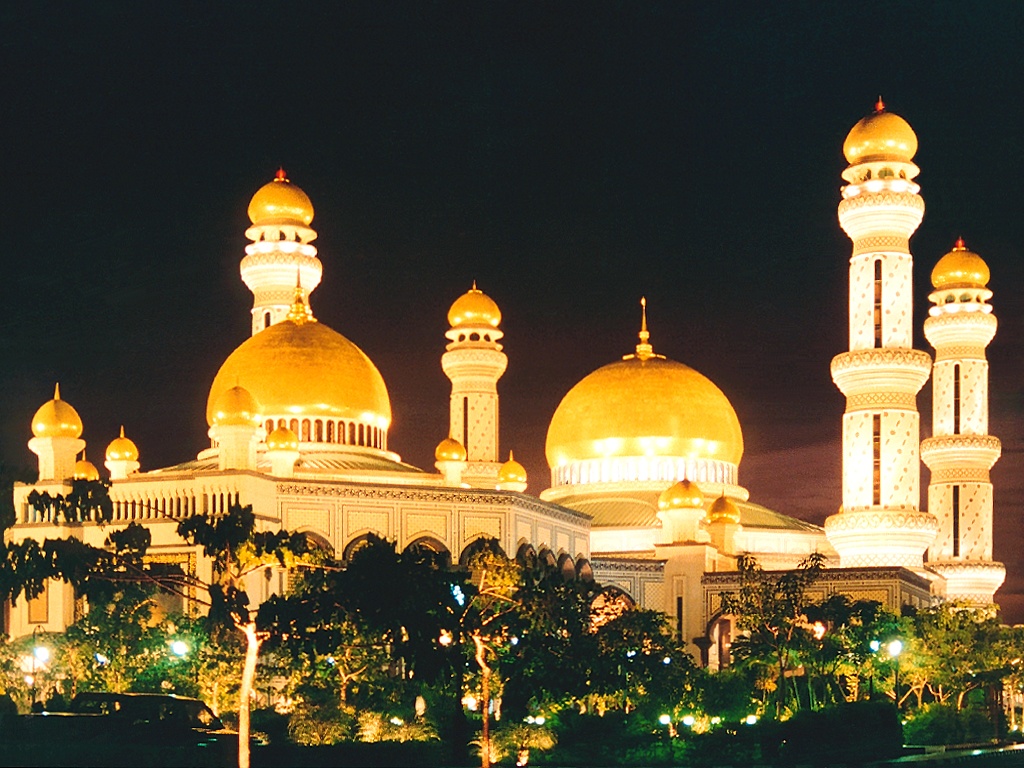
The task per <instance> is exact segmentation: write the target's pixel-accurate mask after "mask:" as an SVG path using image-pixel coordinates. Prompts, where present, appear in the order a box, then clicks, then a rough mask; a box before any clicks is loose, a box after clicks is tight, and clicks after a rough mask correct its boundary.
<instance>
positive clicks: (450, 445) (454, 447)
mask: <svg viewBox="0 0 1024 768" xmlns="http://www.w3.org/2000/svg"><path fill="white" fill-rule="evenodd" d="M434 459H435V460H437V461H465V460H466V449H465V447H463V445H462V443H460V442H459V441H458V440H456V439H455V438H454V437H446V438H445V439H444V440H442V441H441V442H440V443H438V444H437V448H435V449H434Z"/></svg>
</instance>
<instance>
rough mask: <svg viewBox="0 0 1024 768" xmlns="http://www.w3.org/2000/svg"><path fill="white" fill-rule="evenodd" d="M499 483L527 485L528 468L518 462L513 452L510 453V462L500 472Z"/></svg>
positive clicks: (502, 466)
mask: <svg viewBox="0 0 1024 768" xmlns="http://www.w3.org/2000/svg"><path fill="white" fill-rule="evenodd" d="M498 482H499V483H525V482H526V467H524V466H523V465H522V464H520V463H519V462H518V461H516V457H515V456H514V455H513V454H512V451H509V452H508V461H506V462H505V463H504V464H502V465H501V468H500V469H499V470H498Z"/></svg>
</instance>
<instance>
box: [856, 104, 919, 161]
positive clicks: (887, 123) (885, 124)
mask: <svg viewBox="0 0 1024 768" xmlns="http://www.w3.org/2000/svg"><path fill="white" fill-rule="evenodd" d="M916 153H917V135H916V134H915V133H914V129H913V128H911V127H910V124H909V123H908V122H907V121H906V120H904V119H903V118H902V117H900V116H899V115H896V114H893V113H892V112H886V110H885V104H884V103H882V100H881V99H879V100H878V103H877V104H876V105H875V111H874V112H873V113H871V114H870V115H868V116H867V117H865V118H864V119H862V120H861V121H860V122H858V123H857V124H856V125H855V126H853V128H852V129H851V130H850V133H849V134H848V135H847V137H846V141H845V142H843V154H844V155H846V160H847V162H849V163H850V165H854V164H856V163H864V162H869V161H871V160H894V161H897V162H904V163H909V162H910V161H911V160H912V159H913V157H914V155H915V154H916Z"/></svg>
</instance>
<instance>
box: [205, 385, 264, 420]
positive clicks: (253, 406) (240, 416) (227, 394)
mask: <svg viewBox="0 0 1024 768" xmlns="http://www.w3.org/2000/svg"><path fill="white" fill-rule="evenodd" d="M259 421H260V406H259V403H257V402H256V398H255V397H253V396H252V393H251V392H249V390H247V389H246V388H245V387H241V386H238V385H237V384H236V385H235V386H233V387H231V388H230V389H226V390H224V392H223V393H221V395H220V397H218V398H217V402H216V403H214V406H213V423H214V424H216V425H218V426H224V427H242V426H244V427H255V426H256V425H257V424H259Z"/></svg>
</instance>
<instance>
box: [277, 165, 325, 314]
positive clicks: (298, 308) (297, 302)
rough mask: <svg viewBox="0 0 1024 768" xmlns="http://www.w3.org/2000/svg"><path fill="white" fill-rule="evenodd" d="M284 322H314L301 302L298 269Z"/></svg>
mask: <svg viewBox="0 0 1024 768" xmlns="http://www.w3.org/2000/svg"><path fill="white" fill-rule="evenodd" d="M279 173H280V171H279ZM285 320H291V321H292V322H293V323H295V324H296V325H303V324H304V323H315V322H316V318H315V317H313V310H312V309H310V307H309V306H308V305H307V304H306V302H305V301H303V300H302V272H301V271H300V270H298V269H296V270H295V298H293V299H292V308H291V309H289V310H288V316H287V317H286V318H285Z"/></svg>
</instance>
